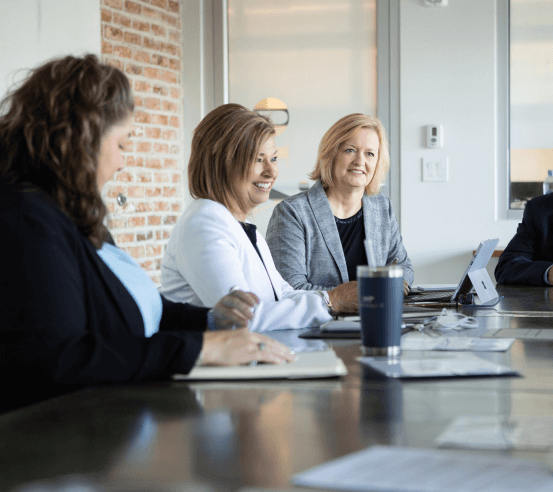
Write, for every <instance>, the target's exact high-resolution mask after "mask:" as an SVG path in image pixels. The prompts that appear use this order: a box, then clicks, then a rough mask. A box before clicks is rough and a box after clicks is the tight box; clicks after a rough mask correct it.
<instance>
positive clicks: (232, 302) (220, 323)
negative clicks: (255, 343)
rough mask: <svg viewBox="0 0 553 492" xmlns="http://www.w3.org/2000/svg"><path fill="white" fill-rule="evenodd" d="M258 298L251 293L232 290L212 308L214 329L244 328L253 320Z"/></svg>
mask: <svg viewBox="0 0 553 492" xmlns="http://www.w3.org/2000/svg"><path fill="white" fill-rule="evenodd" d="M258 304H259V299H258V297H257V296H256V295H255V294H253V293H252V292H242V291H241V290H234V289H232V292H231V293H230V294H228V295H226V296H225V297H223V298H222V299H221V300H220V301H219V302H218V303H217V304H215V307H214V308H213V320H214V321H215V329H217V330H225V329H232V328H244V327H247V326H248V321H250V320H252V319H253V315H254V312H255V308H256V307H257V305H258Z"/></svg>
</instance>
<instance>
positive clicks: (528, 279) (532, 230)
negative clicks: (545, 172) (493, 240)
mask: <svg viewBox="0 0 553 492" xmlns="http://www.w3.org/2000/svg"><path fill="white" fill-rule="evenodd" d="M552 265H553V194H549V195H543V196H539V197H536V198H533V199H532V200H530V201H529V202H528V203H527V204H526V208H525V209H524V215H523V217H522V222H521V223H520V224H519V225H518V228H517V232H516V234H515V235H514V237H513V238H512V239H511V241H510V242H509V244H508V245H507V247H506V248H505V250H504V251H503V253H502V254H501V256H500V257H499V261H498V263H497V266H496V267H495V278H496V280H497V283H499V284H517V285H553V269H552V268H551V266H552Z"/></svg>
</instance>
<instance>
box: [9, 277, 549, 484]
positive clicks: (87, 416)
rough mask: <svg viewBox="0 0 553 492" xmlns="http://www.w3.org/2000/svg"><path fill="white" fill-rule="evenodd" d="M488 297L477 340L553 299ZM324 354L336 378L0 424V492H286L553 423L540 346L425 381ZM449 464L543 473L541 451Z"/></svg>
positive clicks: (113, 398) (352, 344) (102, 404)
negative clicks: (447, 435)
mask: <svg viewBox="0 0 553 492" xmlns="http://www.w3.org/2000/svg"><path fill="white" fill-rule="evenodd" d="M498 292H499V294H501V295H503V296H504V298H503V300H502V301H501V302H500V303H499V304H498V305H497V306H496V307H495V308H494V310H490V309H487V310H484V309H478V308H471V309H461V311H462V312H463V313H465V314H469V315H474V316H476V317H477V318H478V319H479V321H480V329H496V328H497V329H501V328H505V329H525V328H529V327H530V328H542V329H549V328H553V289H545V288H534V287H512V286H509V287H508V286H498ZM328 343H329V344H331V345H332V347H333V348H334V350H335V351H336V353H337V354H338V356H339V357H341V358H342V359H343V361H344V363H345V364H346V366H347V369H348V374H347V376H344V377H339V378H330V379H317V380H292V381H288V380H278V381H277V380H274V381H273V380H259V381H230V382H228V381H227V382H216V381H214V382H181V381H179V382H171V381H167V382H157V383H147V384H146V383H144V384H128V385H120V386H111V387H99V388H90V389H85V390H81V391H78V392H75V393H72V394H68V395H64V396H62V397H58V398H54V399H51V400H47V401H44V402H42V403H40V404H36V405H33V406H30V407H26V408H23V409H20V410H17V411H14V412H9V413H5V414H3V415H0V490H1V491H6V490H25V491H32V490H36V491H38V490H41V491H44V490H65V489H64V487H69V485H70V484H87V487H88V488H84V489H79V490H88V491H95V490H117V491H130V490H140V491H142V490H149V491H175V490H198V491H212V490H215V491H218V490H240V489H243V488H248V489H250V490H251V489H252V488H259V489H262V488H273V489H274V488H279V489H288V488H293V485H292V482H291V479H292V477H293V475H295V474H297V473H299V472H302V471H304V470H307V469H309V468H311V467H313V466H316V465H319V464H322V463H324V462H326V461H328V460H332V459H335V458H338V457H341V456H344V455H347V454H348V453H352V452H355V451H358V450H362V449H365V448H367V447H369V446H373V445H377V444H379V445H395V446H405V447H409V448H422V449H437V446H436V443H435V439H436V437H437V436H439V435H440V434H441V433H442V432H443V431H444V429H445V428H446V427H447V426H448V425H449V424H450V423H451V422H452V421H453V420H454V419H455V418H456V417H458V416H461V415H473V416H495V417H510V418H516V417H518V416H540V417H553V342H551V341H546V340H545V341H544V340H526V339H517V340H516V341H515V342H514V344H513V345H512V347H511V349H510V350H508V351H507V352H502V353H491V352H487V353H480V354H479V355H480V356H481V357H483V358H487V359H489V360H491V361H494V362H499V363H502V364H505V365H510V366H511V367H512V368H514V369H516V370H517V371H519V372H520V374H521V376H520V377H486V378H478V377H476V378H447V379H432V380H420V379H418V380H397V379H389V378H386V377H384V376H379V375H378V373H376V372H374V371H372V370H370V369H369V368H368V367H367V366H364V365H362V364H360V363H359V362H358V361H357V360H356V359H357V358H358V357H359V356H360V355H361V352H360V342H359V341H358V340H331V341H328ZM421 355H424V354H421ZM459 452H461V453H463V452H466V453H470V454H471V455H472V456H475V455H476V456H478V455H482V456H490V455H497V456H509V457H516V458H523V459H531V460H537V461H540V462H543V463H545V464H547V465H548V466H553V455H552V454H551V453H550V452H549V450H541V451H521V450H517V451H513V450H511V451H490V450H465V451H463V450H461V451H459ZM68 484H69V485H68ZM40 487H42V488H40ZM48 487H50V488H48ZM67 490H69V489H67ZM71 490H73V489H71Z"/></svg>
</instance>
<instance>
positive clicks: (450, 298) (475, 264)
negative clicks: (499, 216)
mask: <svg viewBox="0 0 553 492" xmlns="http://www.w3.org/2000/svg"><path fill="white" fill-rule="evenodd" d="M498 242H499V239H488V240H486V241H482V242H481V243H480V245H479V246H478V248H477V250H476V251H475V252H474V255H473V256H472V258H471V260H470V263H469V266H468V267H467V269H466V271H465V273H464V274H463V276H462V277H461V281H460V282H459V284H458V285H457V287H456V288H455V290H454V291H453V292H432V293H428V294H417V293H414V294H409V296H407V297H406V298H405V301H404V302H405V303H406V304H409V303H412V302H462V301H463V300H465V298H466V297H467V295H468V294H470V293H471V291H472V289H473V288H474V290H475V291H476V293H477V294H478V298H479V299H480V304H478V306H494V305H495V304H497V303H498V302H499V300H500V299H499V295H498V294H497V291H496V290H495V287H494V285H493V282H492V279H491V278H490V276H489V275H488V271H487V270H486V266H487V265H488V262H489V261H490V258H491V257H492V254H493V252H494V250H495V247H496V246H497V243H498Z"/></svg>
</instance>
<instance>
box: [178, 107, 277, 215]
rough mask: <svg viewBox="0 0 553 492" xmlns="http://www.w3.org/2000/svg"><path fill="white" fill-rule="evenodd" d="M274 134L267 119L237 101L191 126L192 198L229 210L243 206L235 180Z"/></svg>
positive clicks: (246, 171)
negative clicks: (207, 200) (192, 134)
mask: <svg viewBox="0 0 553 492" xmlns="http://www.w3.org/2000/svg"><path fill="white" fill-rule="evenodd" d="M274 134H275V127H274V126H273V123H272V122H271V120H270V119H269V118H267V117H265V116H262V115H260V114H258V113H256V112H254V111H250V110H248V109H246V108H245V107H244V106H241V105H239V104H223V105H222V106H219V107H217V108H215V109H214V110H213V111H211V112H210V113H209V114H208V115H207V116H206V117H205V118H204V119H203V120H202V121H201V122H200V124H199V125H198V126H197V127H196V129H195V130H194V137H193V138H192V150H191V153H190V161H189V163H188V186H189V188H190V194H191V196H192V197H193V198H207V199H209V200H214V201H216V202H218V203H221V204H222V205H224V206H225V207H227V208H228V209H229V210H230V211H231V212H233V213H236V212H243V211H246V210H247V204H246V199H245V197H243V196H240V194H239V193H238V191H237V186H236V184H237V183H238V182H239V181H240V180H244V179H246V178H247V176H249V174H250V172H251V169H252V167H253V166H254V164H255V159H256V157H257V154H258V153H259V148H260V147H261V145H262V144H263V142H264V141H265V140H266V139H267V138H268V137H270V136H272V135H274Z"/></svg>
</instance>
